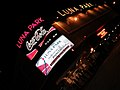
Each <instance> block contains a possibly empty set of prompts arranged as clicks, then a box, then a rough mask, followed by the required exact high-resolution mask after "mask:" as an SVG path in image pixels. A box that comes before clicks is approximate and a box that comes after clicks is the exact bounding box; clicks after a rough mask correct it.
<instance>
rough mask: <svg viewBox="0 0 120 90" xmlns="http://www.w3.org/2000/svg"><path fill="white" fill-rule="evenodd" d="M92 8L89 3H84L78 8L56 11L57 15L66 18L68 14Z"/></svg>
mask: <svg viewBox="0 0 120 90" xmlns="http://www.w3.org/2000/svg"><path fill="white" fill-rule="evenodd" d="M92 6H93V4H91V3H85V4H83V5H78V7H71V8H66V9H63V10H61V11H57V13H58V14H59V15H61V16H66V15H69V14H73V13H75V12H77V11H80V10H82V9H85V8H90V7H92Z"/></svg>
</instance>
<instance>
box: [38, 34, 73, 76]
mask: <svg viewBox="0 0 120 90" xmlns="http://www.w3.org/2000/svg"><path fill="white" fill-rule="evenodd" d="M73 46H74V44H73V43H72V42H71V41H70V40H69V39H67V38H66V37H65V36H64V35H61V36H60V37H59V38H58V39H56V40H55V41H54V42H53V43H52V44H51V45H50V46H49V47H48V48H47V49H46V50H45V52H44V53H43V54H42V55H41V56H40V58H39V59H38V61H37V63H36V67H37V68H38V69H39V70H40V71H41V72H42V73H43V74H44V75H48V74H49V72H50V71H51V70H52V68H53V67H54V66H55V64H56V63H57V62H58V61H59V60H60V59H61V58H62V57H63V55H64V54H65V53H66V52H67V51H68V50H70V49H71V48H72V47H73Z"/></svg>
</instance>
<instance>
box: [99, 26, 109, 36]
mask: <svg viewBox="0 0 120 90" xmlns="http://www.w3.org/2000/svg"><path fill="white" fill-rule="evenodd" d="M107 33H108V32H106V31H105V28H104V29H102V31H100V32H99V33H98V34H97V36H100V38H103V37H104V36H105V35H106V34H107Z"/></svg>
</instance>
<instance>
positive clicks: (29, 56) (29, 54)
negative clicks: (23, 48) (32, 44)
mask: <svg viewBox="0 0 120 90" xmlns="http://www.w3.org/2000/svg"><path fill="white" fill-rule="evenodd" d="M37 52H38V50H37V49H34V50H33V51H32V52H30V53H28V54H27V55H26V56H27V57H28V58H29V59H30V60H32V59H33V58H34V57H35V55H36V54H37Z"/></svg>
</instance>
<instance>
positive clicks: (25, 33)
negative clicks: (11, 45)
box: [16, 17, 44, 48]
mask: <svg viewBox="0 0 120 90" xmlns="http://www.w3.org/2000/svg"><path fill="white" fill-rule="evenodd" d="M43 21H44V20H43V19H42V18H41V17H40V18H37V19H35V20H34V22H33V23H32V24H30V25H28V27H27V30H26V31H24V33H23V34H21V36H20V37H19V39H18V41H17V43H16V46H17V47H18V48H21V47H22V45H23V43H24V40H25V39H26V37H27V36H28V35H29V34H30V32H31V31H32V30H33V29H34V28H35V27H36V26H38V25H39V24H40V23H42V22H43Z"/></svg>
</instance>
